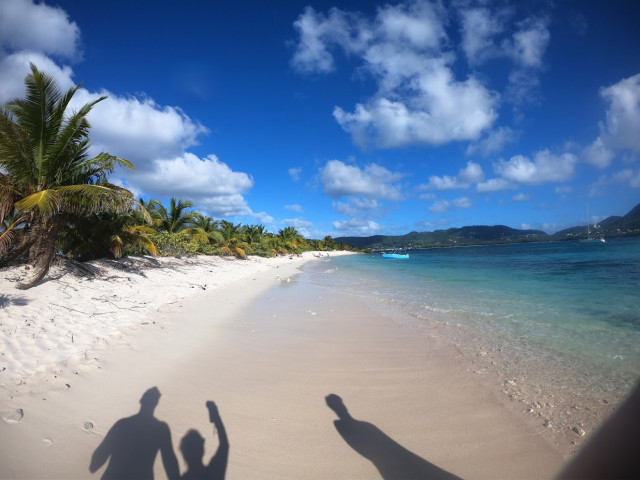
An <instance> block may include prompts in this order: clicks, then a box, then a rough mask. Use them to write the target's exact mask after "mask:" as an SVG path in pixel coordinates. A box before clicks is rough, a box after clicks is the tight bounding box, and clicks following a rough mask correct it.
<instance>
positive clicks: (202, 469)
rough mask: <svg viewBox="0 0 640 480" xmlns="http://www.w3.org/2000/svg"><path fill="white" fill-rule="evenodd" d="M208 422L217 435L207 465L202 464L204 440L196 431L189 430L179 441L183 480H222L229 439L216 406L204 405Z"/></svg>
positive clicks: (211, 403) (225, 469)
mask: <svg viewBox="0 0 640 480" xmlns="http://www.w3.org/2000/svg"><path fill="white" fill-rule="evenodd" d="M206 406H207V410H209V421H210V422H211V423H212V424H213V429H214V434H215V432H216V431H217V433H218V449H217V450H216V453H214V454H213V456H212V457H211V460H210V461H209V463H208V464H207V465H205V464H204V463H203V462H202V457H203V456H204V438H203V437H202V435H200V433H199V432H198V431H197V430H193V429H192V430H189V431H188V432H187V433H186V434H185V436H184V437H182V440H181V441H180V451H181V452H182V456H183V457H184V460H185V462H186V463H187V471H186V473H185V474H184V475H183V476H182V479H183V480H224V477H225V474H226V471H227V462H228V460H229V439H228V438H227V431H226V430H225V428H224V424H223V423H222V419H221V418H220V414H219V413H218V408H217V407H216V404H215V403H213V402H211V401H209V402H207V403H206Z"/></svg>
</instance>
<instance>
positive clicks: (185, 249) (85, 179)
mask: <svg viewBox="0 0 640 480" xmlns="http://www.w3.org/2000/svg"><path fill="white" fill-rule="evenodd" d="M25 85H26V96H25V98H24V99H15V100H12V101H10V102H9V103H7V104H6V105H4V107H3V108H2V110H1V111H0V268H1V267H5V266H8V265H15V264H29V265H32V266H33V267H34V274H33V277H32V278H30V279H29V280H28V281H27V282H25V283H24V284H21V285H20V287H21V288H29V287H31V286H33V285H35V284H37V283H38V282H40V281H41V280H42V279H43V278H44V277H45V275H46V274H47V272H48V271H49V269H50V267H51V265H52V263H53V261H54V260H55V259H57V258H60V259H67V260H68V261H85V260H90V259H95V258H103V257H111V258H119V257H121V256H123V255H145V254H150V255H154V256H155V255H174V256H181V255H195V254H205V255H232V256H235V257H238V258H247V255H248V254H251V255H261V256H273V255H278V254H282V255H288V254H296V253H301V252H303V251H305V250H332V249H336V248H346V246H344V245H339V244H337V243H336V242H335V241H334V240H333V239H332V238H331V237H330V236H328V237H325V238H324V239H323V240H306V239H304V238H303V236H302V235H301V234H300V233H299V232H298V231H297V230H296V229H295V228H294V227H292V226H287V227H285V228H283V229H281V230H279V231H278V232H277V233H271V232H268V231H267V230H266V227H265V226H264V225H242V224H240V223H238V224H234V223H232V222H230V221H227V220H224V219H213V218H211V217H208V216H206V215H205V214H203V213H201V212H197V211H194V210H193V203H192V202H191V201H190V200H184V199H176V198H171V199H170V200H169V205H168V208H167V206H165V205H164V204H163V203H162V202H161V201H160V200H158V199H151V200H149V201H148V202H145V201H144V200H143V199H138V200H136V199H135V198H134V196H133V194H132V193H131V192H130V191H129V190H127V189H125V188H122V187H119V186H117V185H114V184H112V183H110V182H109V181H108V178H107V176H108V175H109V174H111V173H113V171H114V170H115V168H116V167H121V168H127V169H131V170H134V166H133V164H132V163H131V162H129V161H128V160H125V159H123V158H119V157H117V156H114V155H111V154H108V153H105V152H102V153H99V154H98V155H96V156H93V157H92V156H90V142H89V130H90V124H89V122H88V120H87V115H88V114H89V112H90V111H91V110H92V109H93V108H94V107H95V106H96V105H97V104H98V103H100V102H102V101H104V100H105V99H106V97H100V98H98V99H96V100H93V101H91V102H89V103H87V104H85V105H84V106H82V107H81V108H80V109H79V110H78V111H77V112H76V111H71V108H70V105H71V101H72V98H73V96H74V94H75V93H76V92H77V91H78V89H79V88H80V85H76V86H75V87H73V88H70V89H69V90H68V91H66V92H61V91H60V89H59V88H58V86H57V85H56V83H55V81H54V80H53V78H52V77H51V76H49V75H47V74H46V73H44V72H41V71H40V70H38V68H37V67H36V66H35V65H33V64H32V65H31V73H30V74H29V75H27V77H26V79H25Z"/></svg>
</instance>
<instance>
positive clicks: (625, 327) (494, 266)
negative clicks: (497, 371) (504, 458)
mask: <svg viewBox="0 0 640 480" xmlns="http://www.w3.org/2000/svg"><path fill="white" fill-rule="evenodd" d="M305 271H306V272H307V273H308V274H309V275H308V278H309V279H310V281H311V282H312V283H314V284H315V285H317V286H321V287H324V288H327V289H338V290H340V291H341V292H343V293H347V294H349V295H355V296H357V297H358V298H359V299H360V300H362V301H364V302H365V303H367V304H368V305H369V306H370V307H371V308H373V309H374V310H377V311H379V312H381V313H384V314H386V315H391V316H393V317H395V318H397V319H399V320H400V321H402V322H404V323H406V324H407V325H409V326H411V327H413V328H416V329H422V330H424V331H425V333H427V334H428V333H429V329H431V330H432V331H433V329H434V328H435V329H437V333H438V335H439V336H444V337H446V338H445V339H446V340H447V341H450V342H451V343H453V344H456V345H458V346H460V347H461V349H462V350H463V351H465V352H467V353H468V354H470V355H477V356H486V357H487V359H491V362H490V364H491V365H494V366H497V367H496V368H502V369H504V374H505V376H508V375H511V376H512V377H514V378H515V377H518V378H526V379H527V380H528V381H530V382H532V383H534V384H536V385H546V386H548V387H550V388H552V389H556V390H560V389H570V390H571V391H574V392H577V394H578V395H583V394H584V395H588V396H592V397H594V398H595V397H598V398H614V399H617V398H618V397H619V396H620V395H622V394H624V393H626V392H627V391H628V390H629V389H630V388H631V386H632V385H633V384H634V383H635V382H636V381H637V380H638V378H639V377H640V238H627V239H612V240H609V241H608V242H607V243H605V244H602V243H595V244H587V243H577V242H576V243H573V242H571V243H569V242H563V243H544V244H528V245H496V246H482V247H465V248H439V249H426V250H411V251H410V258H409V259H408V260H394V259H384V258H382V257H381V256H380V255H379V254H373V255H353V256H343V257H335V258H331V261H329V262H315V263H314V262H312V263H311V264H308V267H307V268H306V269H305Z"/></svg>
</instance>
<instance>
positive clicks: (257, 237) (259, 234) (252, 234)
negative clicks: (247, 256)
mask: <svg viewBox="0 0 640 480" xmlns="http://www.w3.org/2000/svg"><path fill="white" fill-rule="evenodd" d="M242 233H243V234H244V237H245V240H246V241H247V243H248V244H249V245H254V244H257V243H260V242H261V241H262V240H263V239H264V236H265V226H264V225H245V226H244V227H242Z"/></svg>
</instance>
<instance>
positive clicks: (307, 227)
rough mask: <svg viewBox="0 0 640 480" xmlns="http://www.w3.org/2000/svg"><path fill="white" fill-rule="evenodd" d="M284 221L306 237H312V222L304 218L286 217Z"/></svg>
mask: <svg viewBox="0 0 640 480" xmlns="http://www.w3.org/2000/svg"><path fill="white" fill-rule="evenodd" d="M282 223H283V224H284V225H287V226H290V227H293V228H295V229H296V230H297V231H298V233H299V234H300V235H302V236H303V237H304V238H311V229H312V228H313V223H312V222H309V221H308V220H304V219H302V218H285V219H284V220H283V221H282Z"/></svg>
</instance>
